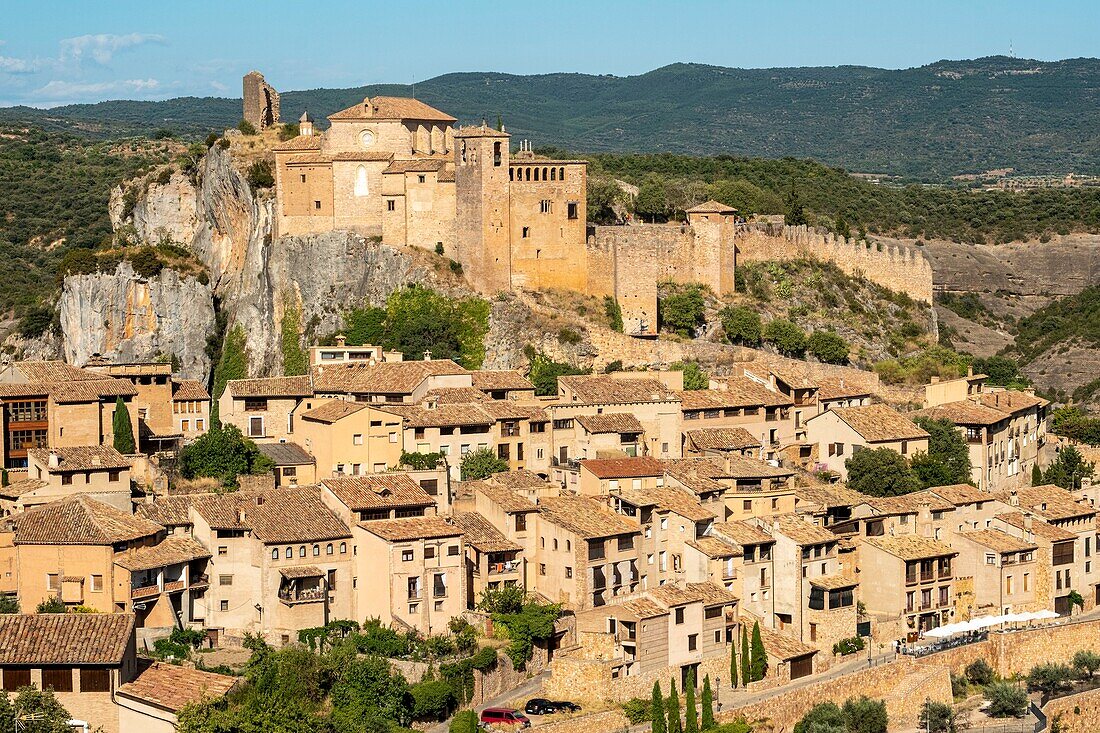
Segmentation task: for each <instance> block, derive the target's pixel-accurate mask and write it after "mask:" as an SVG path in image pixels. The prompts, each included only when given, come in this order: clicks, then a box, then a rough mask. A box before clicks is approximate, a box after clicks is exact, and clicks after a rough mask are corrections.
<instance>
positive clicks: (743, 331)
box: [718, 305, 763, 346]
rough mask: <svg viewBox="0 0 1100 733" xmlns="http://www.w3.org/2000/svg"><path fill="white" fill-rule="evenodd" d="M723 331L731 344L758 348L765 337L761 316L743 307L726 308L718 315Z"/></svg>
mask: <svg viewBox="0 0 1100 733" xmlns="http://www.w3.org/2000/svg"><path fill="white" fill-rule="evenodd" d="M718 317H719V318H720V319H721V321H722V330H724V331H725V332H726V338H727V339H729V342H730V343H731V344H741V345H743V346H757V345H759V344H760V339H761V337H762V336H763V326H762V325H761V324H760V314H759V313H757V312H756V311H754V310H752V309H751V308H746V307H745V306H743V305H739V306H726V307H725V308H723V309H722V310H721V311H719V313H718Z"/></svg>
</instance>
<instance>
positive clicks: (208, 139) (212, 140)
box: [206, 132, 218, 148]
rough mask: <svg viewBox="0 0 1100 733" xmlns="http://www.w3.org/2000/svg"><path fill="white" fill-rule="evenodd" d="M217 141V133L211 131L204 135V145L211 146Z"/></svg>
mask: <svg viewBox="0 0 1100 733" xmlns="http://www.w3.org/2000/svg"><path fill="white" fill-rule="evenodd" d="M217 142H218V133H216V132H212V133H210V134H209V135H207V136H206V147H208V148H212V147H214V144H215V143H217Z"/></svg>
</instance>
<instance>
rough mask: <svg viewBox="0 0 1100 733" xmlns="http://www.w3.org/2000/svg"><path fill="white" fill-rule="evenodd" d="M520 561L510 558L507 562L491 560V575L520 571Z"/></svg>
mask: <svg viewBox="0 0 1100 733" xmlns="http://www.w3.org/2000/svg"><path fill="white" fill-rule="evenodd" d="M518 572H519V561H518V560H508V561H507V562H491V563H489V575H502V574H507V573H518Z"/></svg>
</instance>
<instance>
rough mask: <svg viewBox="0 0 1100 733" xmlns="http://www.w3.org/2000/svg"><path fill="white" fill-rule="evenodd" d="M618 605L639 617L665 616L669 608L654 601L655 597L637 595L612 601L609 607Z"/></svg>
mask: <svg viewBox="0 0 1100 733" xmlns="http://www.w3.org/2000/svg"><path fill="white" fill-rule="evenodd" d="M615 606H618V607H619V608H622V609H623V610H625V611H626V612H627V613H629V614H631V615H632V616H635V617H637V618H638V619H643V618H655V617H657V616H664V615H665V614H667V613H668V609H667V608H665V607H664V606H659V605H657V604H656V603H654V601H653V599H651V598H648V597H646V596H636V597H633V598H630V599H628V600H624V601H622V602H621V603H616V602H614V601H612V602H611V605H610V606H609V608H614V607H615Z"/></svg>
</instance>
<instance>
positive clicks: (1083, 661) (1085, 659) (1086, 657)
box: [1073, 649, 1100, 679]
mask: <svg viewBox="0 0 1100 733" xmlns="http://www.w3.org/2000/svg"><path fill="white" fill-rule="evenodd" d="M1073 668H1074V669H1075V670H1077V673H1078V674H1079V675H1081V677H1083V678H1085V679H1088V678H1090V677H1092V676H1093V675H1094V674H1096V670H1098V669H1100V654H1097V653H1096V652H1093V651H1089V650H1088V649H1082V650H1081V651H1079V652H1077V653H1076V654H1074V655H1073Z"/></svg>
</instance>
